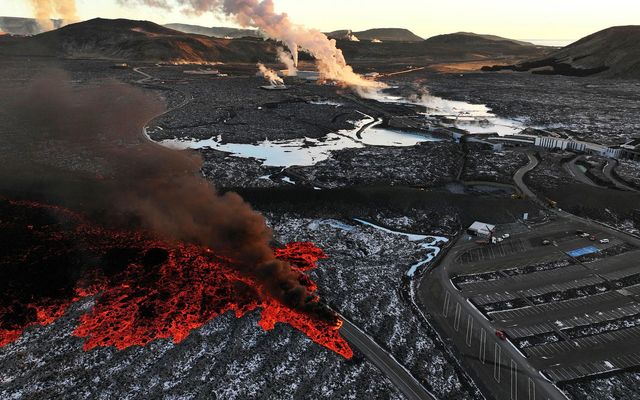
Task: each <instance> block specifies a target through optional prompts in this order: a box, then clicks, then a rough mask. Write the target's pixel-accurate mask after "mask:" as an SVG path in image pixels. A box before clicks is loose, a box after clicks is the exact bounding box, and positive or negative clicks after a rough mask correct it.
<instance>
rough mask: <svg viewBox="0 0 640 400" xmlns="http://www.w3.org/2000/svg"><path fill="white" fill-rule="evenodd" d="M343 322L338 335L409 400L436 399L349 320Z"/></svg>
mask: <svg viewBox="0 0 640 400" xmlns="http://www.w3.org/2000/svg"><path fill="white" fill-rule="evenodd" d="M341 318H342V320H343V321H344V324H343V325H342V328H341V329H340V333H341V334H342V336H344V338H345V339H346V340H347V341H348V342H349V343H350V344H351V345H352V346H354V347H355V348H357V349H358V350H360V351H361V352H362V353H363V354H364V355H365V356H366V357H367V358H368V359H369V360H370V361H371V362H372V363H373V364H374V365H375V366H376V367H378V369H380V371H382V373H383V374H384V375H386V376H387V378H389V380H391V382H393V384H394V385H395V386H396V387H397V388H398V389H399V390H400V391H401V392H402V393H403V394H404V395H405V397H406V398H407V399H410V400H424V399H428V400H435V399H436V397H435V396H434V395H433V394H432V393H431V392H429V391H428V390H427V389H425V388H424V386H422V384H420V382H418V380H417V379H416V378H414V377H413V375H411V373H410V372H409V371H408V370H407V369H406V368H404V367H403V366H402V364H400V363H399V362H398V361H397V360H396V359H395V358H393V356H391V355H390V354H389V353H387V352H386V351H385V350H384V349H383V348H382V347H380V346H379V345H378V344H377V343H376V342H375V341H374V340H373V339H372V338H371V337H369V336H368V335H367V334H365V333H364V332H362V331H361V330H360V329H358V327H357V326H355V325H354V324H353V323H351V322H350V321H349V320H347V319H345V318H344V317H341Z"/></svg>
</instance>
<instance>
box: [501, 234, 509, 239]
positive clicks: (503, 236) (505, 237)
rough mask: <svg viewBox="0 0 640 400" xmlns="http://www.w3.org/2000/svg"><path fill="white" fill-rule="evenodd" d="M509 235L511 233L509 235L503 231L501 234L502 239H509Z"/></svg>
mask: <svg viewBox="0 0 640 400" xmlns="http://www.w3.org/2000/svg"><path fill="white" fill-rule="evenodd" d="M510 237H511V235H509V234H508V233H505V234H504V235H502V238H503V239H509V238H510Z"/></svg>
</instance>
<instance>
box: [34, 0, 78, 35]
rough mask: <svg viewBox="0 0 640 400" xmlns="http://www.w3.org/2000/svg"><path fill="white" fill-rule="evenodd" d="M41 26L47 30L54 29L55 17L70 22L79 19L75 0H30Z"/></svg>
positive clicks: (65, 22) (66, 22)
mask: <svg viewBox="0 0 640 400" xmlns="http://www.w3.org/2000/svg"><path fill="white" fill-rule="evenodd" d="M29 3H30V4H31V8H32V9H33V12H34V14H35V18H36V20H37V21H38V24H39V25H40V27H41V28H42V29H43V30H45V31H50V30H52V29H54V25H53V22H52V19H53V18H60V19H62V23H64V24H69V23H71V22H74V21H77V20H78V15H77V12H76V2H75V0H29Z"/></svg>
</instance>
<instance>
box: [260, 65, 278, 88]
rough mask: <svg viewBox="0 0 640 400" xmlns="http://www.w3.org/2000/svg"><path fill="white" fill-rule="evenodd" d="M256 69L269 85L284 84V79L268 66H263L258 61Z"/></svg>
mask: <svg viewBox="0 0 640 400" xmlns="http://www.w3.org/2000/svg"><path fill="white" fill-rule="evenodd" d="M258 70H259V73H260V74H261V75H262V77H263V78H264V79H266V80H267V81H269V83H270V84H271V86H280V85H284V81H283V80H282V78H280V77H279V76H278V73H277V72H276V71H274V70H272V69H270V68H267V67H265V66H264V64H262V63H258Z"/></svg>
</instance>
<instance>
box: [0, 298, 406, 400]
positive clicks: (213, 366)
mask: <svg viewBox="0 0 640 400" xmlns="http://www.w3.org/2000/svg"><path fill="white" fill-rule="evenodd" d="M88 307H91V301H87V302H85V303H83V304H78V305H76V306H74V307H73V308H72V309H71V310H70V311H69V312H68V313H67V314H66V315H65V316H64V317H63V318H61V319H60V320H58V321H57V322H55V323H54V324H53V325H50V326H48V327H46V328H42V327H38V328H32V329H28V330H27V332H26V333H25V334H24V335H23V336H22V337H21V338H20V339H19V340H18V341H17V342H15V343H13V344H10V345H8V346H6V347H4V348H2V349H0V365H2V370H0V398H3V399H25V398H39V399H55V398H74V399H114V398H119V399H120V398H122V399H124V398H130V399H149V398H162V399H256V398H260V399H266V398H270V399H291V398H360V397H362V396H372V397H374V398H383V399H384V398H386V399H399V398H401V395H400V394H399V393H398V392H397V391H396V390H395V388H394V386H393V385H392V384H391V383H390V382H388V381H386V378H385V377H384V376H382V375H381V374H380V372H379V371H378V370H377V369H376V368H375V367H374V366H372V365H371V364H369V363H367V362H365V361H364V360H363V359H362V357H361V356H356V357H355V358H354V359H353V360H350V361H346V360H345V359H343V358H342V357H341V356H339V355H337V354H335V353H333V352H331V351H329V350H326V349H324V348H322V347H320V346H318V345H317V344H315V343H313V342H311V341H310V340H309V339H308V338H307V337H306V336H304V334H302V333H300V332H297V331H294V330H292V329H290V328H289V327H284V326H281V325H279V326H276V328H275V329H274V330H273V331H271V332H265V331H263V330H262V329H261V328H260V327H258V325H257V322H258V318H259V317H258V315H257V313H252V314H250V315H248V316H246V317H244V318H242V319H236V318H235V316H233V315H232V314H231V313H229V314H225V315H224V316H221V317H219V318H217V319H215V320H213V321H211V322H210V323H208V324H207V325H205V326H204V327H203V328H201V329H199V330H198V331H196V332H192V333H191V335H190V336H189V337H188V338H187V339H186V340H185V341H184V342H182V343H180V344H178V345H175V344H173V343H172V342H170V341H166V340H160V341H155V342H152V343H151V344H150V345H148V346H146V347H142V348H141V347H135V348H129V349H126V350H123V351H118V350H116V349H114V348H99V349H96V350H91V351H88V352H85V351H83V350H82V339H79V338H76V337H73V336H71V334H72V332H73V330H74V329H75V327H76V326H77V323H78V321H77V320H78V317H79V315H80V314H81V313H82V310H83V309H86V308H88Z"/></svg>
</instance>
